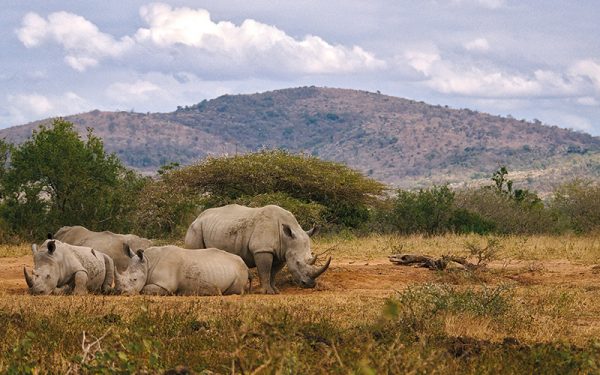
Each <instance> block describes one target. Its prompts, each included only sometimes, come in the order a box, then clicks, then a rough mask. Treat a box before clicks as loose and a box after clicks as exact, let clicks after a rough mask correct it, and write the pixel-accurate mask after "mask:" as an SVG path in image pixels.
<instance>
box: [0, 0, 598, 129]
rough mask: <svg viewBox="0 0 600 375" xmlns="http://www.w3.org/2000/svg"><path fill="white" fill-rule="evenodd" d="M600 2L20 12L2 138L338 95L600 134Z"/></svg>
mask: <svg viewBox="0 0 600 375" xmlns="http://www.w3.org/2000/svg"><path fill="white" fill-rule="evenodd" d="M599 14H600V2H597V1H585V0H580V1H574V2H565V1H553V0H546V1H541V0H540V1H526V0H524V1H511V0H419V1H377V0H374V1H368V2H367V1H348V0H344V1H336V0H330V1H319V2H318V1H301V2H300V1H285V0H280V1H164V2H148V1H138V0H133V1H122V0H120V1H114V0H104V1H94V2H92V1H56V0H54V1H53V0H45V1H42V0H40V1H15V0H10V1H8V2H4V3H3V11H2V13H0V21H1V22H0V27H1V28H2V30H1V32H0V47H1V50H2V51H3V52H2V54H1V55H0V128H5V127H9V126H14V125H19V124H23V123H26V122H30V121H34V120H39V119H42V118H46V117H51V116H60V115H69V114H74V113H79V112H86V111H89V110H93V109H101V110H127V111H129V110H134V111H138V112H167V111H172V110H174V109H175V108H176V107H177V106H178V105H190V104H194V103H197V102H199V101H201V100H203V99H211V98H215V97H217V96H219V95H223V94H237V93H255V92H262V91H266V90H274V89H280V88H287V87H296V86H306V85H315V86H328V87H342V88H353V89H361V90H369V91H377V90H379V91H381V92H382V93H384V94H388V95H394V96H399V97H405V98H409V99H414V100H419V101H424V102H427V103H431V104H441V105H448V106H450V107H454V108H470V109H474V110H479V111H483V112H488V113H492V114H497V115H503V116H507V115H511V116H513V117H515V118H518V119H521V118H525V119H528V120H533V119H539V120H541V121H542V122H544V123H546V124H549V125H558V126H561V127H565V128H572V129H575V130H579V131H585V132H588V133H591V134H593V135H600V38H599V37H598V36H600V23H599V22H597V18H598V15H599Z"/></svg>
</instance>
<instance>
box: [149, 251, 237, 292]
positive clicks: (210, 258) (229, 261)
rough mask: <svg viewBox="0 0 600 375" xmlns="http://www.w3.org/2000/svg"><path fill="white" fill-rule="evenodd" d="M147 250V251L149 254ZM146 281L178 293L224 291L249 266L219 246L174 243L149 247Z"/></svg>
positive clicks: (235, 281)
mask: <svg viewBox="0 0 600 375" xmlns="http://www.w3.org/2000/svg"><path fill="white" fill-rule="evenodd" d="M148 253H150V254H148ZM145 254H146V255H147V257H148V258H149V262H150V270H149V273H150V274H149V277H148V283H151V284H156V285H159V286H161V287H162V288H165V289H166V290H168V291H170V292H171V293H177V294H195V295H216V294H223V293H225V292H227V291H228V290H229V289H230V287H231V286H232V285H233V284H236V283H237V284H239V281H240V278H243V279H244V283H245V281H246V280H247V279H248V268H247V267H246V265H245V264H244V262H243V261H242V259H241V258H240V257H238V256H236V255H233V254H230V253H227V252H225V251H221V250H218V249H199V250H188V249H182V248H179V247H176V246H164V247H161V248H149V249H147V250H146V252H145Z"/></svg>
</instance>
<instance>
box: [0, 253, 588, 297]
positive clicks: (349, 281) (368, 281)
mask: <svg viewBox="0 0 600 375" xmlns="http://www.w3.org/2000/svg"><path fill="white" fill-rule="evenodd" d="M23 266H27V267H32V266H33V260H32V258H31V256H29V255H27V256H22V257H7V258H0V294H26V293H27V285H26V283H25V280H24V277H23ZM438 272H448V271H430V270H428V269H425V268H419V267H407V266H397V265H394V264H392V263H390V262H389V261H388V260H387V258H381V259H373V260H369V261H368V262H367V261H356V260H347V259H341V260H339V261H334V262H333V263H332V265H331V267H330V268H329V270H328V271H327V272H325V273H324V274H323V275H322V276H321V277H320V278H319V283H318V286H317V287H316V288H315V289H302V288H300V287H298V286H297V285H296V284H295V283H294V281H293V279H292V277H291V275H290V274H289V273H288V272H287V271H286V270H284V271H283V272H281V273H280V274H279V275H278V276H277V286H278V288H279V289H280V291H281V292H282V293H283V294H313V293H319V292H322V291H327V292H334V293H336V294H340V293H345V292H364V293H365V294H368V295H383V294H389V293H390V292H393V291H395V290H402V289H404V288H406V286H408V285H410V284H419V283H426V282H445V281H444V280H445V279H444V278H440V277H439V276H440V274H439V273H438ZM454 272H457V271H454ZM460 272H466V271H460ZM484 272H488V271H484ZM489 274H490V275H493V277H490V280H493V282H492V283H498V282H517V283H519V284H520V285H537V284H550V285H569V286H576V287H585V286H589V285H596V284H598V282H599V281H600V274H599V273H598V267H595V266H586V265H581V264H576V263H573V262H570V261H568V260H551V261H512V262H493V263H491V264H490V265H489ZM465 280H466V279H465ZM446 281H448V280H446ZM257 284H258V277H255V279H254V284H253V285H254V287H256V286H257Z"/></svg>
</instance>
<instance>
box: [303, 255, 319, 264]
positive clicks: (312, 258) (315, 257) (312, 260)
mask: <svg viewBox="0 0 600 375" xmlns="http://www.w3.org/2000/svg"><path fill="white" fill-rule="evenodd" d="M318 257H319V256H318V255H315V256H313V257H311V258H310V259H309V260H308V262H306V263H308V264H310V265H311V266H312V265H313V264H315V263H316V262H317V258H318Z"/></svg>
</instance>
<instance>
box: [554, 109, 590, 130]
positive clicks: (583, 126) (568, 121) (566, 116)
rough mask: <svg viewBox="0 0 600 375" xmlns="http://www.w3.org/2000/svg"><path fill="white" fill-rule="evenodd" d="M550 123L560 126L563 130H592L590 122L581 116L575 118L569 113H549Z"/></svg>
mask: <svg viewBox="0 0 600 375" xmlns="http://www.w3.org/2000/svg"><path fill="white" fill-rule="evenodd" d="M550 115H551V122H549V123H556V122H558V123H559V124H562V126H564V127H565V128H571V129H575V130H582V131H585V132H589V131H591V130H592V129H593V126H592V124H591V122H590V121H589V120H588V119H586V118H583V117H581V116H577V115H574V114H570V113H551V114H550Z"/></svg>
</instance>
